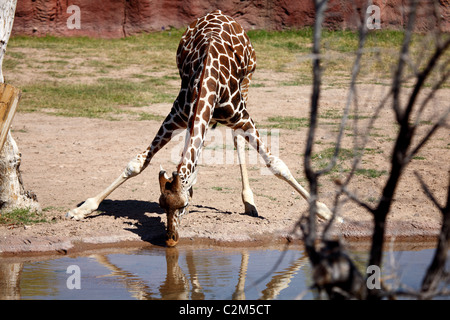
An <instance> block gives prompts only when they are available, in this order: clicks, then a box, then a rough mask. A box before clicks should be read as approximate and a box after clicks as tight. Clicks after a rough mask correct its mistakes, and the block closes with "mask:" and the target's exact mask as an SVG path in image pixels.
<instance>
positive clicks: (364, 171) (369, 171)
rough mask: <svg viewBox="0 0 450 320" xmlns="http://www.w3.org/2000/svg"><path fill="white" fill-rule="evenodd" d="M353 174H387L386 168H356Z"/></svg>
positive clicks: (373, 175)
mask: <svg viewBox="0 0 450 320" xmlns="http://www.w3.org/2000/svg"><path fill="white" fill-rule="evenodd" d="M355 174H356V175H357V176H364V177H366V178H379V177H381V176H383V175H386V174H387V171H386V170H376V169H356V171H355Z"/></svg>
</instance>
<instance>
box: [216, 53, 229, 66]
mask: <svg viewBox="0 0 450 320" xmlns="http://www.w3.org/2000/svg"><path fill="white" fill-rule="evenodd" d="M219 61H220V65H221V66H223V67H224V68H230V59H228V56H226V55H223V54H222V55H220V57H219Z"/></svg>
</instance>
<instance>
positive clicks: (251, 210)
mask: <svg viewBox="0 0 450 320" xmlns="http://www.w3.org/2000/svg"><path fill="white" fill-rule="evenodd" d="M244 205H245V214H246V215H248V216H250V217H255V218H257V217H259V214H258V210H256V207H255V206H254V205H253V204H250V203H248V202H245V203H244Z"/></svg>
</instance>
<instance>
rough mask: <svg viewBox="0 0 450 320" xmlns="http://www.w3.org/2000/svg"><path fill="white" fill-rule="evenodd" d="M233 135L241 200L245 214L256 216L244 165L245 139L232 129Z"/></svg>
mask: <svg viewBox="0 0 450 320" xmlns="http://www.w3.org/2000/svg"><path fill="white" fill-rule="evenodd" d="M233 135H234V139H233V140H234V145H235V147H236V151H237V154H238V160H239V167H240V170H241V178H242V202H243V203H244V208H245V214H247V215H249V216H252V217H258V216H259V215H258V210H257V209H256V206H255V200H254V199H253V192H252V190H251V189H250V184H249V182H248V173H247V167H246V165H245V150H244V147H245V139H244V138H243V137H242V136H241V135H238V134H236V133H235V132H234V131H233Z"/></svg>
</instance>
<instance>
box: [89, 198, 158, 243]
mask: <svg viewBox="0 0 450 320" xmlns="http://www.w3.org/2000/svg"><path fill="white" fill-rule="evenodd" d="M97 212H98V214H97V215H92V216H89V218H95V217H96V216H98V215H102V216H112V217H114V218H115V219H119V218H126V219H132V220H135V222H125V223H128V224H130V226H131V227H130V228H125V229H124V230H128V231H131V232H133V233H135V234H137V235H138V236H139V237H140V238H141V239H142V240H143V241H146V242H149V243H151V244H153V245H158V246H164V245H165V234H166V226H165V223H164V222H163V221H162V220H161V217H155V216H148V215H146V213H156V214H158V215H160V214H164V210H163V209H161V207H160V206H159V204H158V203H156V202H148V201H140V200H104V201H103V202H102V203H101V204H100V206H99V208H98V211H97Z"/></svg>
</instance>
